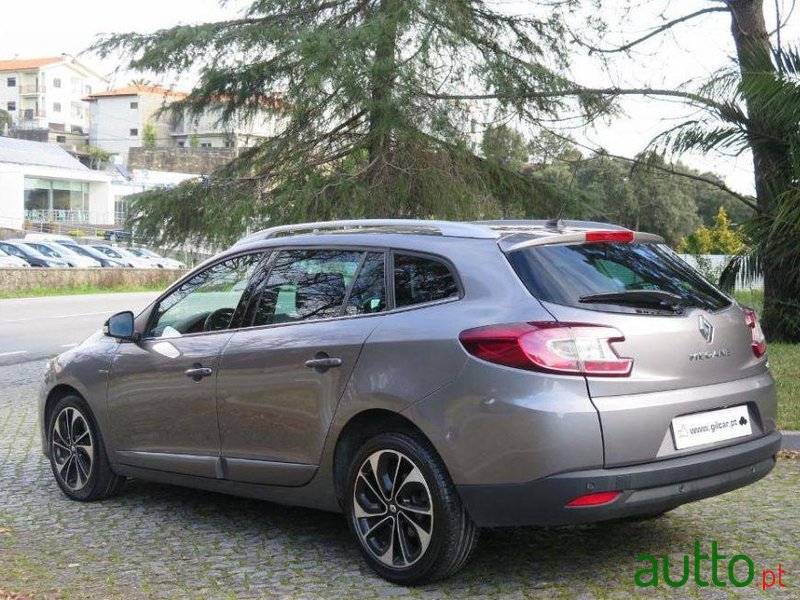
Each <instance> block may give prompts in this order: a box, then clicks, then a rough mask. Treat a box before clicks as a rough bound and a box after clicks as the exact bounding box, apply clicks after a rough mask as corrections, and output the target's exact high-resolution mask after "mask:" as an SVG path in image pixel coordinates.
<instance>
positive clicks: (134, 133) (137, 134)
mask: <svg viewBox="0 0 800 600" xmlns="http://www.w3.org/2000/svg"><path fill="white" fill-rule="evenodd" d="M138 136H139V130H138V129H131V137H138Z"/></svg>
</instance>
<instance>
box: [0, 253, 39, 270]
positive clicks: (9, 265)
mask: <svg viewBox="0 0 800 600" xmlns="http://www.w3.org/2000/svg"><path fill="white" fill-rule="evenodd" d="M30 266H31V265H30V263H29V262H28V261H26V260H23V259H21V258H19V257H17V256H11V255H10V254H8V253H7V252H5V251H4V250H0V269H25V268H30Z"/></svg>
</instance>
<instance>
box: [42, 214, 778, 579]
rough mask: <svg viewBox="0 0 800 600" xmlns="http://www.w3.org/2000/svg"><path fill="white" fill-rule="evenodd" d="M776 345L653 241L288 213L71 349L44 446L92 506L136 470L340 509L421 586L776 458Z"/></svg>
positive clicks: (511, 226)
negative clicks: (516, 539) (531, 541)
mask: <svg viewBox="0 0 800 600" xmlns="http://www.w3.org/2000/svg"><path fill="white" fill-rule="evenodd" d="M766 352H767V351H766V345H765V340H764V336H763V335H762V333H761V329H760V327H759V324H758V320H757V318H756V315H755V313H754V312H753V311H752V310H750V309H749V308H745V307H742V306H740V305H739V304H737V303H736V302H735V301H734V300H732V299H731V298H730V297H728V296H726V295H725V294H723V293H722V292H720V291H719V290H718V289H716V288H715V287H714V286H713V285H711V284H710V283H709V282H708V281H706V280H704V279H703V278H702V277H701V276H700V275H699V274H698V273H697V272H696V271H694V270H693V269H692V268H690V267H689V266H688V265H687V264H686V263H684V262H683V261H681V260H680V259H679V258H678V257H677V256H676V255H675V254H674V253H673V252H672V251H671V250H670V249H669V248H668V247H667V246H666V245H665V244H664V241H663V240H662V239H661V238H660V237H658V236H655V235H651V234H647V233H638V232H633V231H630V230H627V229H624V228H621V227H615V226H612V225H604V224H597V223H588V222H576V221H561V220H555V221H498V222H484V223H456V222H437V221H413V220H368V221H341V222H330V223H312V224H307V225H298V226H293V227H277V228H273V229H269V230H266V231H263V232H260V233H255V234H253V235H250V236H248V237H246V238H244V239H242V240H241V241H239V242H238V243H237V244H236V245H235V246H234V247H232V248H231V249H229V250H228V251H226V252H223V253H222V254H220V255H218V256H216V257H214V258H213V259H211V260H209V261H207V262H206V263H204V264H203V265H201V266H199V267H197V268H196V269H194V270H193V271H191V272H190V273H188V274H187V275H186V276H185V277H183V278H182V279H181V280H179V281H178V282H176V283H175V284H174V285H173V286H172V287H171V288H169V289H168V290H167V291H166V292H164V293H163V294H162V295H161V296H160V297H159V298H158V299H157V300H156V301H155V302H153V304H152V305H151V306H149V307H148V308H146V309H145V310H144V311H143V312H141V313H140V314H139V315H136V316H134V315H133V314H132V313H130V312H123V313H119V314H117V315H114V316H113V317H111V318H109V320H108V321H107V323H106V327H105V330H104V332H99V333H98V334H96V335H94V336H92V337H90V338H89V339H87V340H86V341H85V342H84V343H83V344H81V345H80V346H79V347H77V348H74V349H72V350H69V351H68V352H66V353H64V354H62V355H61V356H59V357H57V358H55V359H54V360H53V361H52V362H51V363H50V365H49V368H48V369H47V371H46V375H45V385H44V388H43V392H42V395H41V399H40V421H41V426H42V432H43V436H42V444H43V449H44V452H45V454H46V455H47V456H48V457H49V459H50V462H51V465H52V470H53V474H54V476H55V479H56V482H57V483H58V485H59V486H60V487H61V489H62V490H63V492H64V493H65V494H66V495H67V496H69V497H70V498H73V499H75V500H80V501H90V500H99V499H102V498H106V497H108V496H110V495H112V494H114V493H117V492H118V491H120V489H121V488H122V486H123V482H124V480H125V478H128V477H134V478H139V479H144V480H152V481H159V482H166V483H172V484H177V485H182V486H189V487H194V488H200V489H204V490H213V491H218V492H226V493H230V494H236V495H241V496H250V497H254V498H261V499H265V500H270V501H274V502H279V503H285V504H294V505H301V506H307V507H313V508H317V509H324V510H331V511H341V512H343V513H344V514H345V516H346V519H347V522H348V524H349V527H350V529H351V531H352V534H353V536H354V538H355V540H356V541H357V544H358V546H359V548H360V550H361V552H362V554H363V556H364V558H365V559H366V561H367V562H368V563H369V564H370V565H371V566H372V568H374V570H375V571H377V572H378V573H379V574H380V575H381V576H383V577H385V578H386V579H388V580H390V581H392V582H397V583H403V584H418V583H422V582H429V581H433V580H436V579H439V578H443V577H446V576H448V575H451V574H452V573H454V572H456V571H457V570H458V569H460V568H461V567H462V565H464V563H465V562H466V561H467V559H468V558H469V556H470V553H471V551H472V549H473V548H474V546H475V544H476V541H477V535H478V530H479V528H482V527H501V526H519V525H561V524H572V523H588V522H594V521H602V520H609V519H616V518H620V517H643V518H644V517H647V518H649V517H652V516H655V515H658V514H661V513H663V512H665V511H668V510H670V509H672V508H675V507H677V506H679V505H681V504H684V503H686V502H691V501H694V500H698V499H701V498H705V497H708V496H713V495H716V494H721V493H723V492H727V491H729V490H733V489H735V488H738V487H741V486H744V485H747V484H750V483H753V482H754V481H756V480H758V479H760V478H762V477H764V476H765V475H766V474H767V473H768V472H769V471H770V470H771V469H772V468H773V466H774V464H775V455H776V453H777V452H778V449H779V447H780V434H779V433H778V432H777V431H776V428H775V412H776V399H775V388H774V383H773V379H772V376H771V374H770V371H769V365H768V362H767V354H766ZM265 510H269V509H268V507H265Z"/></svg>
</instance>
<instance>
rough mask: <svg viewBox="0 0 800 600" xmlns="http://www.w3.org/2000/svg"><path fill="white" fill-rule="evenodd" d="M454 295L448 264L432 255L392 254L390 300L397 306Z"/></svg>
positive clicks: (455, 289)
mask: <svg viewBox="0 0 800 600" xmlns="http://www.w3.org/2000/svg"><path fill="white" fill-rule="evenodd" d="M457 297H458V284H457V283H456V280H455V277H454V276H453V274H452V273H451V272H450V269H449V268H448V266H447V265H446V264H445V263H443V262H442V261H440V260H436V259H433V258H427V257H420V256H411V255H405V254H395V257H394V303H395V306H397V307H398V308H402V307H404V306H413V305H415V304H423V303H425V302H435V301H437V300H445V299H447V298H457Z"/></svg>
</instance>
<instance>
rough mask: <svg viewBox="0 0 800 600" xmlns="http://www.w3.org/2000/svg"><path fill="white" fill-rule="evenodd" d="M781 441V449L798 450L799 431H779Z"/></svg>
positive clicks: (799, 442) (799, 446)
mask: <svg viewBox="0 0 800 600" xmlns="http://www.w3.org/2000/svg"><path fill="white" fill-rule="evenodd" d="M781 435H782V436H783V442H782V443H781V450H794V451H795V452H800V431H781Z"/></svg>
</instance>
